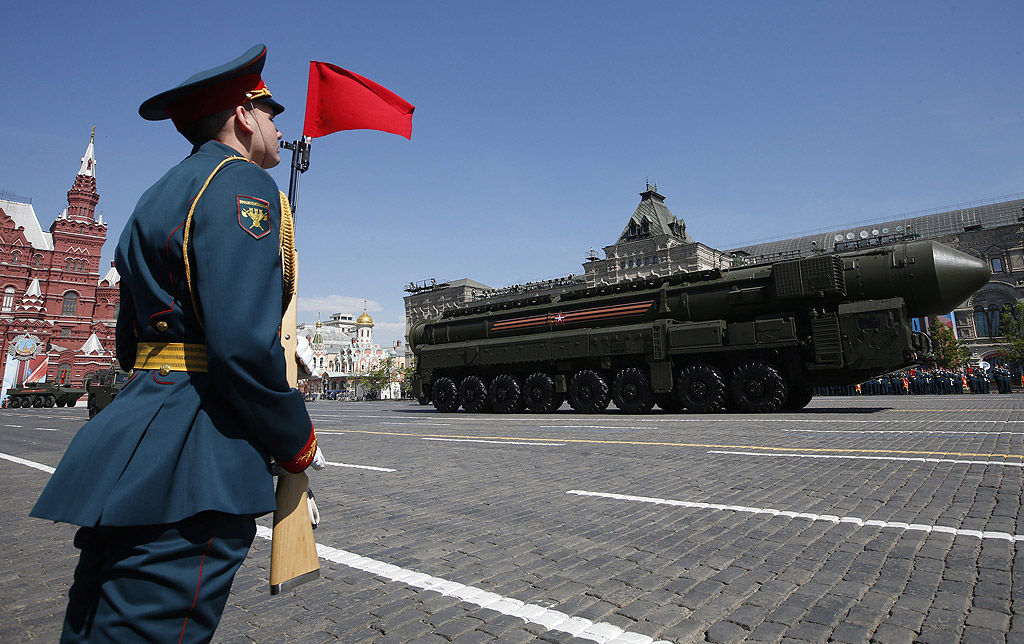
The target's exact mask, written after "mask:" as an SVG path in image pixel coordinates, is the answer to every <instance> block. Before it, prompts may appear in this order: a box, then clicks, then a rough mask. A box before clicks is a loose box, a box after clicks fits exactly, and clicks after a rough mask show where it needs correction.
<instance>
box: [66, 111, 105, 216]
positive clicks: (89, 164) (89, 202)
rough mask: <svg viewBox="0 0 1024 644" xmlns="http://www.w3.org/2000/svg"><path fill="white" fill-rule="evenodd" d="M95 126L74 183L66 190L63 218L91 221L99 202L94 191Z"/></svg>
mask: <svg viewBox="0 0 1024 644" xmlns="http://www.w3.org/2000/svg"><path fill="white" fill-rule="evenodd" d="M95 143H96V128H95V127H93V128H92V136H91V137H90V138H89V147H87V148H86V149H85V156H83V157H82V166H81V167H80V168H79V170H78V176H76V177H75V185H73V186H71V190H68V210H67V215H65V216H64V217H63V218H64V219H66V220H71V221H79V222H83V223H92V221H93V215H94V213H95V212H96V204H97V203H99V200H100V193H98V192H97V191H96V145H95Z"/></svg>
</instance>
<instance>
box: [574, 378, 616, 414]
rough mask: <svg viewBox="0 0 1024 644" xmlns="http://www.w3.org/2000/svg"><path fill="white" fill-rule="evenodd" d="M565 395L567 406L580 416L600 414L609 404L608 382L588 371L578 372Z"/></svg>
mask: <svg viewBox="0 0 1024 644" xmlns="http://www.w3.org/2000/svg"><path fill="white" fill-rule="evenodd" d="M566 393H567V396H566V397H567V398H568V399H569V404H570V405H571V406H572V408H573V410H575V411H576V412H578V413H580V414H600V413H601V412H602V411H604V410H605V409H607V408H608V403H609V402H611V396H610V395H609V393H608V381H607V380H605V377H604V376H602V375H601V374H599V373H598V372H596V371H591V370H590V369H584V370H583V371H578V372H577V373H576V375H575V376H573V377H572V380H570V381H569V391H568V392H566Z"/></svg>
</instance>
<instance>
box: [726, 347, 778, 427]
mask: <svg viewBox="0 0 1024 644" xmlns="http://www.w3.org/2000/svg"><path fill="white" fill-rule="evenodd" d="M788 393H789V392H788V387H786V380H785V379H784V378H783V377H782V374H780V373H779V371H778V370H777V369H776V368H775V367H773V366H772V365H771V363H768V362H765V361H764V360H751V361H750V362H744V363H743V364H741V365H740V366H738V367H736V371H734V372H733V374H732V378H730V380H729V394H730V395H731V397H732V401H733V403H735V404H736V408H737V409H738V410H740V411H745V412H748V413H755V414H766V413H771V412H774V411H778V410H780V409H782V405H783V404H784V403H785V402H786V394H788Z"/></svg>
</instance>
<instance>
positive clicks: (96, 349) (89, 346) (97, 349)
mask: <svg viewBox="0 0 1024 644" xmlns="http://www.w3.org/2000/svg"><path fill="white" fill-rule="evenodd" d="M82 353H85V354H93V353H98V354H101V355H102V354H104V353H106V351H104V350H103V345H102V344H100V339H99V338H97V337H96V334H95V333H93V334H92V335H90V336H89V339H88V340H86V341H85V344H83V345H82Z"/></svg>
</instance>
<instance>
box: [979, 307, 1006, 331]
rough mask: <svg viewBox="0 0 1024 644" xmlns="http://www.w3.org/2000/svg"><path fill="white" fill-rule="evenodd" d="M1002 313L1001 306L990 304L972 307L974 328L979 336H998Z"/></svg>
mask: <svg viewBox="0 0 1024 644" xmlns="http://www.w3.org/2000/svg"><path fill="white" fill-rule="evenodd" d="M1002 315H1003V307H1001V306H999V305H996V304H990V305H989V306H981V305H980V304H979V305H977V306H975V307H974V328H975V330H977V332H978V337H979V338H995V337H998V336H999V322H1000V318H1001V317H1002Z"/></svg>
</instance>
